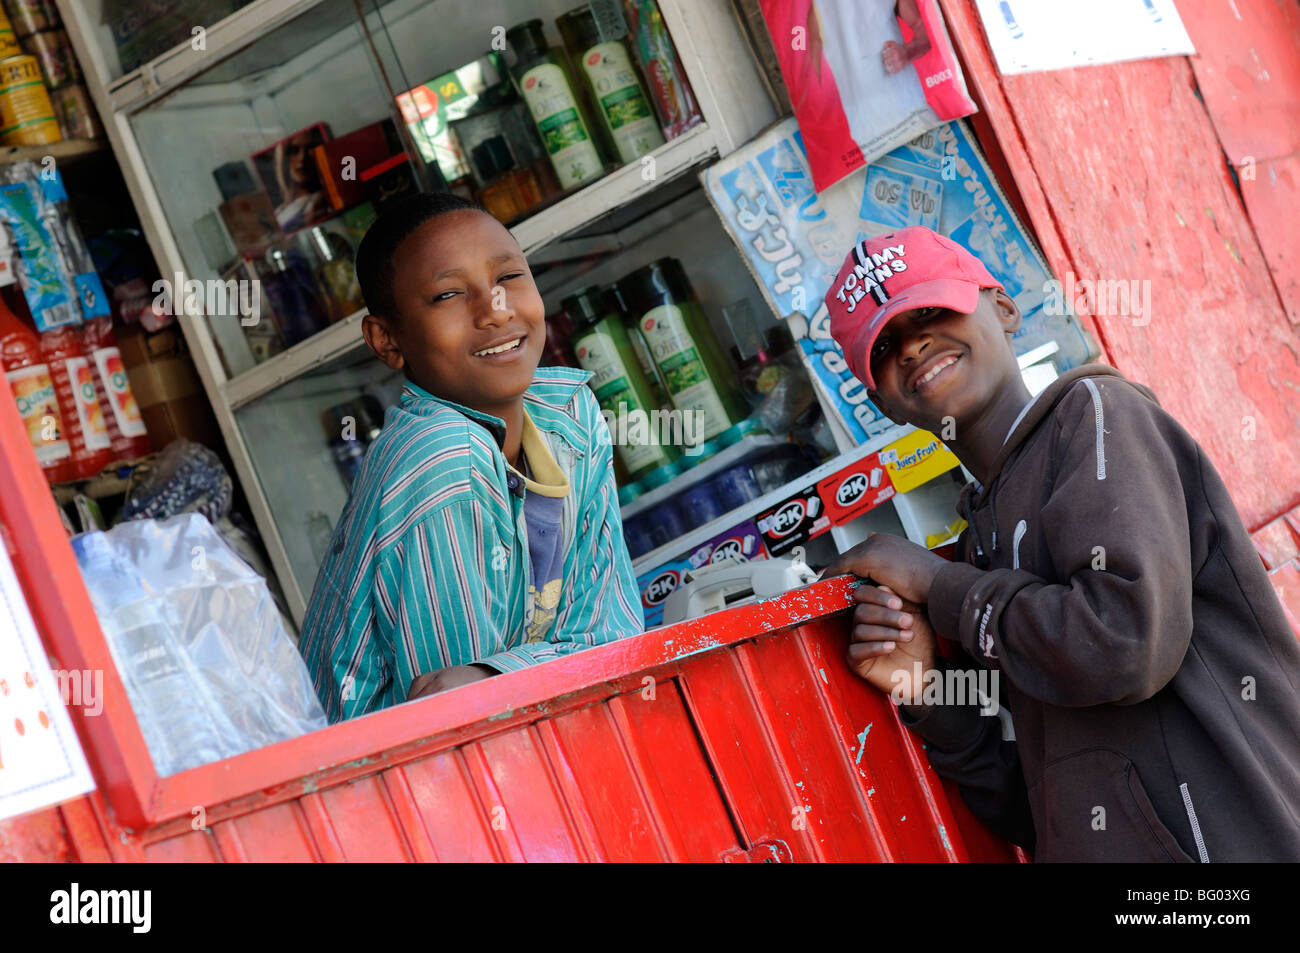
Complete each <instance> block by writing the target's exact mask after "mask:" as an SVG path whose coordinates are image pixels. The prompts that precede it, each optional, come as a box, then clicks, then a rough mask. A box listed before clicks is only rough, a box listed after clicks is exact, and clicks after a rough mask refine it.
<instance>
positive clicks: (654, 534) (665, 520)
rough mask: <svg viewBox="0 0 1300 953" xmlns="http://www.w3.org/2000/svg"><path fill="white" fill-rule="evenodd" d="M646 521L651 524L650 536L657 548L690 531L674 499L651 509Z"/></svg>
mask: <svg viewBox="0 0 1300 953" xmlns="http://www.w3.org/2000/svg"><path fill="white" fill-rule="evenodd" d="M646 521H647V522H648V523H649V524H650V538H651V540H652V541H653V542H654V544H655V548H656V549H657V548H658V547H660V546H664V545H667V544H668V543H671V542H672V541H673V540H675V539H676V538H677V537H678V536H683V535H685V534H686V533H688V532H690V527H688V526H687V525H686V523H685V521H683V520H682V515H681V512H680V511H679V510H678V508H677V504H676V503H675V502H674V501H673V500H666V501H665V502H663V503H660V504H659V505H658V506H656V507H655V508H654V509H652V510H650V511H649V514H648V515H647V520H646Z"/></svg>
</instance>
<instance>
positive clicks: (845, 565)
mask: <svg viewBox="0 0 1300 953" xmlns="http://www.w3.org/2000/svg"><path fill="white" fill-rule="evenodd" d="M947 564H948V560H946V559H944V558H943V557H942V556H936V555H935V554H934V553H932V552H930V551H929V550H928V549H926V548H925V547H924V546H918V545H916V543H913V542H911V541H910V540H906V539H904V538H903V537H901V536H894V535H892V534H889V533H872V534H871V535H870V536H868V537H867V538H866V539H865V540H863V541H862V542H860V543H858V545H856V546H854V547H853V548H852V549H850V550H849V551H848V552H847V553H844V554H843V555H841V556H840V557H839V558H838V559H836V560H835V561H834V562H833V563H831V564H830V565H829V566H827V567H826V568H825V569H823V570H822V574H821V577H820V578H822V579H829V578H831V577H832V576H841V575H843V574H844V573H853V574H854V575H856V576H861V577H862V578H863V579H870V580H871V581H872V582H875V583H878V584H880V585H882V586H888V587H889V588H890V589H892V590H894V592H896V593H898V595H900V596H902V597H903V598H904V599H906V600H908V601H909V602H919V603H924V602H925V601H926V600H928V599H929V597H930V584H931V583H932V582H934V577H935V574H937V573H938V572H939V570H940V569H942V568H943V567H944V566H946V565H947Z"/></svg>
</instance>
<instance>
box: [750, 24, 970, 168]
mask: <svg viewBox="0 0 1300 953" xmlns="http://www.w3.org/2000/svg"><path fill="white" fill-rule="evenodd" d="M761 7H762V11H763V19H764V20H765V21H766V22H767V27H768V31H769V32H770V33H771V36H772V44H773V46H774V47H775V49H776V55H777V59H778V61H779V62H780V64H781V75H782V76H783V77H784V79H785V83H786V87H787V88H788V90H789V93H790V101H791V103H792V104H793V105H794V114H795V119H797V120H798V122H799V128H800V130H801V131H802V133H803V143H804V147H805V149H806V150H807V154H808V163H809V166H810V168H811V171H812V177H813V184H814V186H815V187H816V189H817V191H818V192H822V191H824V190H826V189H828V188H830V187H831V186H832V185H834V184H835V183H836V182H838V181H839V180H840V179H842V178H844V177H845V176H846V175H848V174H849V173H851V172H853V171H854V170H856V169H860V168H861V167H862V166H864V165H866V164H867V163H869V162H871V161H873V160H875V159H877V158H879V157H880V156H882V155H884V154H885V153H887V152H889V151H891V150H892V149H894V148H896V147H898V146H900V145H902V144H903V143H905V142H910V141H911V140H913V139H915V138H916V137H917V136H919V135H921V134H922V133H923V132H925V131H926V130H928V129H933V128H934V127H936V126H938V125H939V124H941V123H943V122H946V121H948V120H951V119H957V118H960V117H961V116H968V115H970V114H971V113H973V112H975V104H974V103H973V102H972V101H971V99H970V96H969V95H967V92H966V82H965V79H964V78H963V77H962V74H961V67H960V66H959V65H958V63H957V58H956V56H955V55H954V53H953V49H952V43H951V41H950V40H949V39H948V31H947V29H946V28H945V27H944V25H943V19H942V17H941V16H940V14H939V7H938V4H937V2H936V0H761Z"/></svg>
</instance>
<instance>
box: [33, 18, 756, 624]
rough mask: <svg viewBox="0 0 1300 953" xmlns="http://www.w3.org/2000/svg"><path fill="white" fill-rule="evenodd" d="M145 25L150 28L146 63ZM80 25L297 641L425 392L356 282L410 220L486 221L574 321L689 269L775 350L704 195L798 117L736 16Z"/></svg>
mask: <svg viewBox="0 0 1300 953" xmlns="http://www.w3.org/2000/svg"><path fill="white" fill-rule="evenodd" d="M123 7H131V8H132V9H133V10H135V11H136V12H137V13H138V11H139V10H140V9H143V8H145V7H150V8H151V9H152V8H157V9H156V10H155V14H156V15H155V16H154V17H153V18H152V19H151V23H152V26H151V28H150V29H149V30H147V31H145V32H144V33H137V34H130V36H128V33H129V32H130V31H126V32H124V27H123V26H122V24H123V22H124V21H123V19H122V17H123V16H125V14H123V13H122V8H123ZM164 8H165V9H164ZM59 9H60V12H61V14H62V15H63V17H64V20H65V22H66V23H67V29H68V31H69V34H70V36H71V37H72V40H73V43H74V45H75V47H76V49H77V52H78V54H79V56H80V57H81V59H82V62H83V64H86V65H87V70H86V72H87V74H88V75H87V80H88V85H89V87H90V89H91V93H92V96H93V98H94V99H95V101H96V105H97V106H98V108H99V110H100V113H101V115H102V116H103V117H104V120H105V124H106V126H107V127H108V134H109V138H110V142H111V144H112V146H113V148H114V151H115V153H116V154H117V156H118V158H119V161H120V162H121V164H122V166H123V170H124V173H125V176H126V178H127V181H128V186H129V188H130V189H131V192H132V197H133V199H134V201H135V203H136V206H137V208H138V209H139V210H140V213H141V220H142V222H143V224H144V228H145V232H146V235H147V237H148V238H149V241H150V244H151V246H152V248H153V250H154V253H155V257H156V258H157V260H158V264H159V266H160V270H161V272H162V273H163V275H164V276H166V277H167V279H168V280H169V281H170V282H172V284H173V286H174V287H173V288H172V289H171V290H172V301H173V302H174V305H175V307H176V312H177V317H178V320H179V322H180V324H181V326H182V328H183V330H184V333H185V335H186V338H187V341H188V342H189V344H190V348H191V350H192V352H193V353H194V356H195V363H196V366H197V367H198V370H199V373H200V377H201V378H202V380H203V383H204V386H205V389H206V391H207V394H208V396H209V398H210V399H211V401H212V404H213V407H214V410H215V412H216V415H217V418H218V421H219V423H220V424H221V428H222V433H223V436H224V437H225V439H226V442H227V446H228V449H229V450H230V453H231V456H232V458H233V460H234V463H235V468H236V471H237V476H238V478H239V480H240V481H241V484H242V486H243V488H244V491H245V494H246V496H247V497H248V500H249V504H250V507H251V509H252V511H253V515H254V517H255V519H256V522H257V524H258V528H259V530H260V532H261V534H262V536H263V539H264V542H265V543H266V546H267V550H268V553H269V555H270V557H271V560H272V564H273V566H274V568H275V570H276V573H277V575H278V576H279V577H280V581H281V584H282V586H283V588H284V590H285V593H286V597H287V600H288V603H289V607H290V609H291V611H292V613H293V615H294V617H295V621H297V622H299V623H300V622H301V619H302V616H303V613H304V611H305V607H306V601H307V599H308V597H309V596H310V592H311V588H312V585H313V583H314V580H315V576H316V570H317V567H318V566H319V563H320V557H321V553H322V546H323V543H322V540H323V539H327V538H328V534H329V532H330V530H331V529H332V527H333V524H334V521H335V520H336V519H337V517H338V514H339V512H340V511H341V510H342V507H343V505H344V503H345V501H346V498H347V490H348V485H349V480H350V472H351V468H353V467H354V466H355V462H356V459H357V457H358V454H359V452H363V451H364V445H365V442H366V440H367V439H368V433H369V428H370V426H371V425H372V424H375V421H374V418H375V417H376V416H377V415H382V410H383V408H385V407H387V406H391V404H392V403H393V402H394V401H395V400H396V398H397V395H398V393H399V392H400V388H401V379H400V377H399V376H397V375H395V374H393V372H391V371H389V369H388V368H386V367H384V366H383V365H382V364H380V363H379V362H378V361H377V360H375V359H374V358H373V357H371V356H370V354H369V351H368V350H367V349H366V348H365V346H364V344H363V342H362V340H361V335H360V324H361V318H362V315H363V313H364V312H363V310H362V307H361V303H360V300H359V298H358V296H357V291H356V287H355V277H354V275H352V273H351V256H352V254H353V252H354V250H355V248H356V244H357V242H358V241H359V239H360V236H361V235H362V234H363V233H364V230H365V228H366V227H367V226H368V224H369V222H370V221H371V220H373V216H374V215H375V214H376V208H377V207H379V208H382V205H383V203H384V202H386V201H390V200H391V199H392V197H394V196H396V195H400V194H402V193H403V192H405V191H411V190H424V189H434V190H441V189H449V190H451V191H455V192H458V193H461V194H464V195H466V196H469V197H473V198H475V199H476V200H478V201H480V202H481V203H482V204H484V205H485V206H487V207H488V208H489V209H491V210H492V211H493V212H494V214H496V215H497V216H498V217H499V218H501V219H502V220H503V221H505V222H506V223H507V224H508V226H509V227H510V228H511V230H512V232H513V233H514V235H515V236H516V238H517V239H518V241H519V243H520V245H521V246H522V247H523V248H524V250H525V252H526V253H527V254H528V256H529V261H530V263H531V265H532V267H533V270H534V273H535V276H536V278H537V282H538V286H539V288H540V290H541V291H542V293H543V297H544V300H545V303H546V305H547V313H548V314H552V313H555V312H558V311H559V310H560V302H561V301H562V300H563V299H564V298H565V297H566V296H568V295H570V294H572V293H573V292H575V291H577V290H580V289H582V288H584V287H586V286H589V285H592V284H608V283H612V282H615V281H617V280H618V279H620V278H623V277H624V276H626V275H628V274H629V273H631V272H634V271H636V270H637V269H639V268H642V267H643V266H645V265H647V264H649V263H650V262H652V261H656V260H657V259H661V258H664V257H665V256H671V257H673V258H676V259H678V260H679V261H680V262H681V263H682V264H683V266H684V268H685V274H686V278H687V279H688V281H689V284H690V287H691V288H692V289H693V294H694V297H695V299H697V302H698V305H699V307H700V309H701V311H702V313H703V315H704V316H705V318H706V320H707V322H708V324H709V325H710V326H711V328H712V330H713V332H714V334H715V335H716V336H717V337H718V339H719V340H720V341H722V342H724V344H723V347H724V350H725V349H726V348H727V347H728V346H729V345H730V344H731V343H732V340H733V338H732V337H731V336H730V329H729V326H728V320H727V315H729V314H734V313H739V312H746V313H749V314H753V315H756V316H757V318H758V324H759V326H760V327H761V328H762V329H763V330H767V329H770V328H771V327H773V326H775V325H776V323H777V319H776V317H775V316H773V315H771V314H770V312H769V311H768V310H767V308H766V306H765V305H764V304H763V301H762V297H761V295H760V294H759V292H758V290H757V288H756V287H755V286H754V284H753V281H752V278H751V277H750V275H749V273H748V271H747V269H746V267H745V265H744V263H743V261H742V260H741V259H740V258H739V256H738V255H737V254H736V252H735V250H734V247H733V246H732V244H731V242H730V240H729V239H728V237H727V235H726V233H725V231H724V230H723V228H722V226H721V224H720V222H719V221H718V219H717V217H716V215H715V214H714V212H713V210H712V209H711V207H710V205H709V203H708V201H707V198H706V197H705V195H704V192H703V190H702V189H701V188H700V185H699V180H698V175H697V173H698V171H699V170H700V168H702V166H703V165H704V164H706V163H707V162H709V161H710V160H712V159H714V158H716V157H718V156H722V155H726V154H728V153H729V152H731V151H732V150H734V149H735V148H737V147H738V146H740V145H741V144H743V143H744V142H746V141H748V140H749V139H750V138H751V137H752V136H753V135H754V134H755V133H756V132H757V131H758V130H759V129H760V128H762V127H763V126H764V125H766V124H767V123H769V122H771V121H772V120H773V119H775V118H776V112H775V109H774V107H773V105H772V102H771V99H770V98H769V94H768V92H767V91H766V87H765V85H764V83H763V81H762V79H761V77H760V75H759V71H758V68H757V66H756V65H755V64H754V62H753V60H752V57H751V56H750V54H749V50H748V47H747V46H746V41H745V38H744V35H743V32H742V30H741V28H740V26H739V24H738V23H737V21H736V19H735V16H734V14H733V11H732V9H731V6H730V3H729V2H728V0H659V2H658V3H657V4H655V3H652V2H644V0H637V2H632V0H628V2H626V3H622V2H613V3H611V2H608V0H592V2H589V3H579V2H575V0H495V2H482V0H388V2H382V0H364V2H361V3H354V2H352V0H317V2H305V0H297V2H294V0H255V2H252V3H239V2H223V3H217V2H211V3H208V2H194V3H185V2H180V0H176V2H172V0H158V2H156V3H153V4H147V3H136V4H117V3H114V2H112V0H87V2H69V0H60V2H59ZM660 14H661V16H660ZM159 44H164V45H163V46H162V47H161V48H160V47H159ZM165 44H170V45H165ZM376 407H378V408H379V410H378V411H376V410H375V408H376ZM349 409H351V410H352V411H354V412H352V413H349V412H348V411H349ZM348 426H350V427H351V428H352V430H351V432H345V428H346V427H348Z"/></svg>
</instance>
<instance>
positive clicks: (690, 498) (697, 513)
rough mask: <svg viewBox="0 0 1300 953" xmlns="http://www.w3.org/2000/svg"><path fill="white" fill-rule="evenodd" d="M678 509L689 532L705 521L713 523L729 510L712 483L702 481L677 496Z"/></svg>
mask: <svg viewBox="0 0 1300 953" xmlns="http://www.w3.org/2000/svg"><path fill="white" fill-rule="evenodd" d="M677 511H678V512H679V513H681V515H682V519H683V521H684V522H685V523H686V529H687V532H689V531H690V530H693V529H699V528H700V527H701V526H703V525H704V524H705V523H712V522H713V521H714V520H715V519H717V518H718V517H719V516H721V515H722V514H723V513H725V512H726V511H727V507H725V506H723V505H722V502H721V501H720V500H719V499H718V495H717V493H716V492H715V491H714V488H713V484H712V483H700V484H697V485H696V486H693V487H691V488H690V489H689V490H683V491H682V492H681V494H680V495H679V496H678V497H677Z"/></svg>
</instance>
